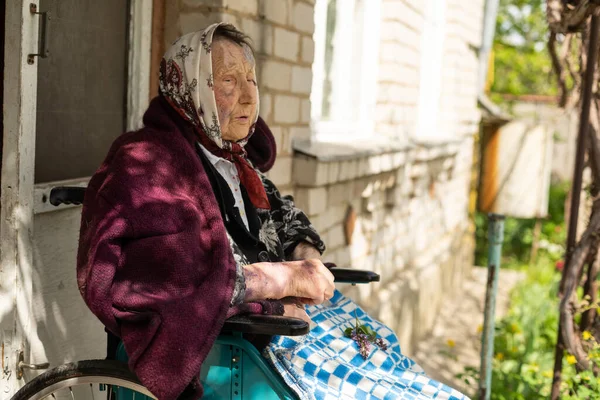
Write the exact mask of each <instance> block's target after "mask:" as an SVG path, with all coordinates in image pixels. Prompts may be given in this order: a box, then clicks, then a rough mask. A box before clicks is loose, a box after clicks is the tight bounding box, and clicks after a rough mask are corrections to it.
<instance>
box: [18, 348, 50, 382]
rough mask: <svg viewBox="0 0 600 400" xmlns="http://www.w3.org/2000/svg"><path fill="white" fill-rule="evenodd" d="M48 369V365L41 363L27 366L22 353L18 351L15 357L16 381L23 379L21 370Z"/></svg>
mask: <svg viewBox="0 0 600 400" xmlns="http://www.w3.org/2000/svg"><path fill="white" fill-rule="evenodd" d="M48 367H50V363H47V362H45V363H41V364H27V363H26V362H25V356H24V354H23V351H22V350H21V351H19V354H18V355H17V379H22V378H23V369H48Z"/></svg>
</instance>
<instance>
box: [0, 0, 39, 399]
mask: <svg viewBox="0 0 600 400" xmlns="http://www.w3.org/2000/svg"><path fill="white" fill-rule="evenodd" d="M31 3H37V1H32V0H21V1H15V0H12V1H11V0H7V1H6V16H5V36H4V42H5V45H4V104H3V113H4V133H3V136H4V138H3V149H2V171H1V182H0V184H1V186H2V194H1V196H0V238H1V240H0V340H1V346H2V349H3V352H2V353H3V354H2V357H3V358H2V369H3V370H2V371H0V374H1V378H2V379H1V380H0V382H1V383H0V385H1V387H0V399H5V398H6V399H8V398H10V397H11V396H12V393H14V391H15V390H16V389H17V388H18V386H19V384H22V383H20V382H19V381H18V380H17V379H16V373H17V369H16V362H17V356H18V353H19V352H21V351H23V352H25V350H26V346H27V341H26V337H25V336H26V335H25V334H24V332H29V331H30V325H31V300H32V293H31V292H32V280H31V276H32V263H33V252H32V248H33V244H32V241H33V191H34V188H33V177H34V160H35V127H36V121H35V117H36V93H37V71H38V67H37V60H36V61H35V62H34V63H33V64H28V63H27V55H28V54H32V53H37V46H38V26H39V23H38V18H39V17H38V16H37V15H34V14H32V13H31V12H30V8H29V7H30V4H31ZM25 362H28V360H27V359H26V360H25ZM6 396H8V397H6Z"/></svg>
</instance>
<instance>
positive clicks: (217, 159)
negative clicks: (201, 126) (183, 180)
mask: <svg viewBox="0 0 600 400" xmlns="http://www.w3.org/2000/svg"><path fill="white" fill-rule="evenodd" d="M198 146H200V148H201V149H202V152H203V153H204V155H205V156H206V158H208V161H210V163H211V164H212V165H215V166H216V165H217V164H218V163H219V162H222V161H225V163H228V164H233V163H232V162H231V161H229V160H226V159H224V158H221V157H218V156H215V155H214V154H213V153H211V152H210V151H208V150H207V149H206V147H204V146H202V145H201V144H200V143H198Z"/></svg>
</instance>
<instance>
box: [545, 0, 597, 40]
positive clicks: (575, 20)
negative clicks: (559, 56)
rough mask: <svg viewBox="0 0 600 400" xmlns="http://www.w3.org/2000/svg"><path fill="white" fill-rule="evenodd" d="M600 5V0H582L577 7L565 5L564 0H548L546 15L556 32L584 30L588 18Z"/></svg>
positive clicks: (551, 28)
mask: <svg viewBox="0 0 600 400" xmlns="http://www.w3.org/2000/svg"><path fill="white" fill-rule="evenodd" d="M598 5H599V4H598V0H580V1H579V3H578V4H577V5H576V6H575V7H569V6H566V7H565V4H564V1H561V0H548V1H547V3H546V6H547V7H546V17H547V19H548V25H549V26H550V30H551V31H552V32H555V33H570V32H578V31H580V30H582V29H583V25H584V24H585V22H586V21H587V18H588V17H589V16H590V15H592V13H593V12H594V10H595V9H596V8H597V7H598Z"/></svg>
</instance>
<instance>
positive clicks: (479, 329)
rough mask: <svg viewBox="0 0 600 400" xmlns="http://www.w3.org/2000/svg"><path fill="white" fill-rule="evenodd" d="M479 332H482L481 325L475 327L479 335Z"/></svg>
mask: <svg viewBox="0 0 600 400" xmlns="http://www.w3.org/2000/svg"><path fill="white" fill-rule="evenodd" d="M481 332H483V325H481V324H479V325H478V326H477V333H481Z"/></svg>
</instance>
